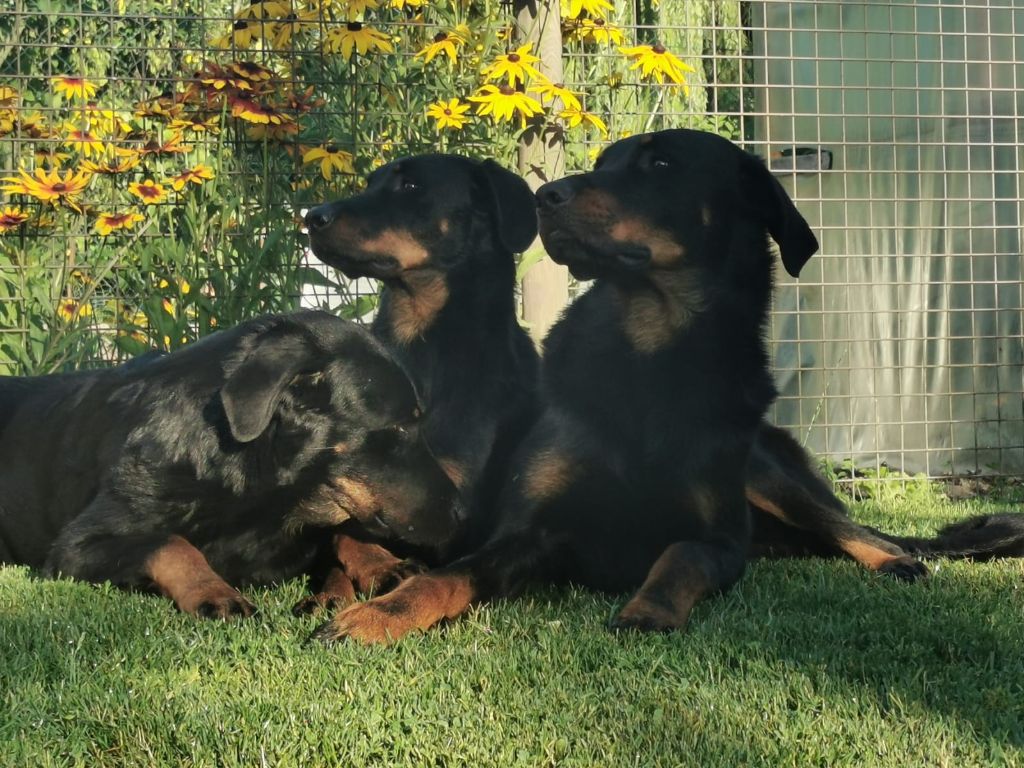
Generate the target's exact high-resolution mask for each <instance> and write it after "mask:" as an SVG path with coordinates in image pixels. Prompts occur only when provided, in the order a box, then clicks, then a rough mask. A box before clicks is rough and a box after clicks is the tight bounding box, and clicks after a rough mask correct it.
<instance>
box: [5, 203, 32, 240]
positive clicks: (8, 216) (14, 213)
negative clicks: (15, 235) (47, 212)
mask: <svg viewBox="0 0 1024 768" xmlns="http://www.w3.org/2000/svg"><path fill="white" fill-rule="evenodd" d="M29 218H30V215H29V214H27V213H25V211H23V210H21V208H16V207H12V206H7V207H6V208H0V234H3V233H5V232H12V231H13V230H15V229H17V228H18V227H20V226H21V225H22V224H24V223H25V222H26V221H28V220H29Z"/></svg>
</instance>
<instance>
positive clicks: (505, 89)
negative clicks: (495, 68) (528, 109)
mask: <svg viewBox="0 0 1024 768" xmlns="http://www.w3.org/2000/svg"><path fill="white" fill-rule="evenodd" d="M498 93H500V94H501V95H502V96H511V95H512V94H513V93H515V90H513V88H512V86H510V85H501V86H499V87H498Z"/></svg>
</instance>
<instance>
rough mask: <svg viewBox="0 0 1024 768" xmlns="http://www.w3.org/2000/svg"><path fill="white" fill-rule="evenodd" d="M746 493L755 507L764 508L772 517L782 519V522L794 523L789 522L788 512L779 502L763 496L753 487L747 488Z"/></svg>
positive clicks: (748, 499)
mask: <svg viewBox="0 0 1024 768" xmlns="http://www.w3.org/2000/svg"><path fill="white" fill-rule="evenodd" d="M746 493H747V501H749V502H750V503H751V504H753V505H754V506H755V507H757V508H758V509H761V510H764V511H765V512H767V513H768V514H769V515H771V516H772V517H777V518H778V519H779V520H781V521H782V522H784V523H786V524H787V525H792V523H790V522H789V518H788V517H786V513H785V512H784V511H783V510H782V508H781V507H780V506H779V505H778V504H775V503H774V502H772V501H769V500H768V499H767V498H765V497H764V496H762V495H761V494H759V493H758V492H757V491H755V490H753V489H752V488H747V489H746Z"/></svg>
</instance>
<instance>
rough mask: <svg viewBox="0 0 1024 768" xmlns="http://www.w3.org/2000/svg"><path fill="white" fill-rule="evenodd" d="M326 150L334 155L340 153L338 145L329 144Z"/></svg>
mask: <svg viewBox="0 0 1024 768" xmlns="http://www.w3.org/2000/svg"><path fill="white" fill-rule="evenodd" d="M324 149H325V150H327V151H328V152H330V153H331V154H332V155H333V154H334V153H335V152H337V151H338V145H337V144H328V145H327V146H326V147H324Z"/></svg>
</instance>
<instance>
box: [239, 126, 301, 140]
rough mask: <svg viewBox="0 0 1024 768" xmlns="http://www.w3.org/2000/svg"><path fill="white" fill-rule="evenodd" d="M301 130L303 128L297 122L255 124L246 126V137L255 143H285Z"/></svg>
mask: <svg viewBox="0 0 1024 768" xmlns="http://www.w3.org/2000/svg"><path fill="white" fill-rule="evenodd" d="M300 130H301V127H300V126H299V124H298V123H296V122H289V123H266V124H262V125H261V124H253V125H249V126H246V129H245V135H246V137H247V138H249V139H252V140H253V141H263V140H264V139H266V140H267V141H284V140H285V139H287V138H288V137H289V136H294V135H295V134H297V133H298V132H299V131H300Z"/></svg>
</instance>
